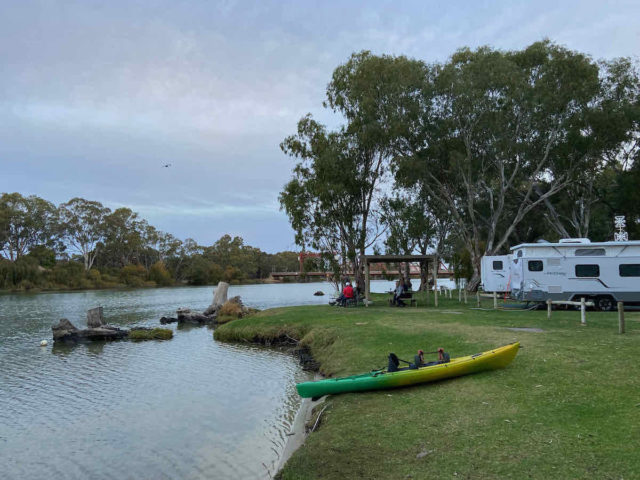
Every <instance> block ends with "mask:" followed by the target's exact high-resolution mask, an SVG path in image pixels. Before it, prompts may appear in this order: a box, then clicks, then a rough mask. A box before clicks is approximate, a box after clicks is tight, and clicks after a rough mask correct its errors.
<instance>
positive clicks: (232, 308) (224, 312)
mask: <svg viewBox="0 0 640 480" xmlns="http://www.w3.org/2000/svg"><path fill="white" fill-rule="evenodd" d="M218 315H219V316H229V317H233V318H240V317H241V316H242V305H241V304H239V303H238V302H233V301H231V300H229V301H227V302H225V304H224V305H222V307H220V311H219V312H218ZM218 323H220V319H218Z"/></svg>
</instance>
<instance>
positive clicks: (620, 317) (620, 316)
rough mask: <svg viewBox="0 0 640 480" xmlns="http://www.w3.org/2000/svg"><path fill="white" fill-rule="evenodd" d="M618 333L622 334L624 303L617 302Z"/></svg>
mask: <svg viewBox="0 0 640 480" xmlns="http://www.w3.org/2000/svg"><path fill="white" fill-rule="evenodd" d="M618 333H620V334H622V333H624V303H622V302H618Z"/></svg>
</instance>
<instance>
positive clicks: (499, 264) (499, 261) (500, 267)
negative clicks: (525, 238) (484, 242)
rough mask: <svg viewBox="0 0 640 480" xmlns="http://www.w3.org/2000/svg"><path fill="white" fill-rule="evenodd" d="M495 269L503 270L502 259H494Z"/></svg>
mask: <svg viewBox="0 0 640 480" xmlns="http://www.w3.org/2000/svg"><path fill="white" fill-rule="evenodd" d="M493 269H494V270H502V260H494V261H493Z"/></svg>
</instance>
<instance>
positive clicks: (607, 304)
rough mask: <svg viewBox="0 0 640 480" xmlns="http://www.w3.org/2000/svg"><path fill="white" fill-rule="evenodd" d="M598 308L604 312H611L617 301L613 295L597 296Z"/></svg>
mask: <svg viewBox="0 0 640 480" xmlns="http://www.w3.org/2000/svg"><path fill="white" fill-rule="evenodd" d="M595 304H596V308H597V309H598V310H602V311H603V312H610V311H612V310H613V308H614V305H615V302H614V301H613V298H611V297H596V301H595Z"/></svg>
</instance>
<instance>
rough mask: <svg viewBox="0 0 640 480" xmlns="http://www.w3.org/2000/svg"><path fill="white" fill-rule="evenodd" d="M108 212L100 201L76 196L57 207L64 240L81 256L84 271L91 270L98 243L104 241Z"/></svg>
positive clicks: (109, 211)
mask: <svg viewBox="0 0 640 480" xmlns="http://www.w3.org/2000/svg"><path fill="white" fill-rule="evenodd" d="M110 213H111V210H110V209H109V208H107V207H105V206H103V205H102V204H101V203H100V202H94V201H89V200H85V199H84V198H78V197H76V198H72V199H71V200H69V201H68V202H67V203H63V204H62V205H60V206H59V207H58V214H59V216H60V223H61V225H60V226H61V229H62V232H63V236H64V240H65V242H66V243H67V244H68V245H69V246H70V247H71V249H72V250H75V251H76V252H78V254H80V255H81V256H82V259H83V261H84V270H85V272H88V271H89V270H91V267H92V266H93V263H94V261H95V259H96V256H97V255H98V251H99V244H101V243H102V242H104V239H105V235H106V233H107V230H106V228H105V217H106V216H107V215H109V214H110Z"/></svg>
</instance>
